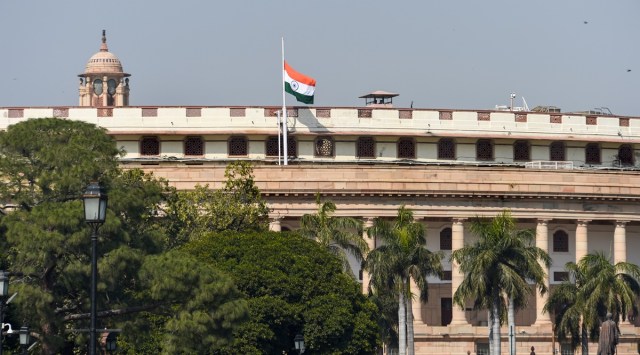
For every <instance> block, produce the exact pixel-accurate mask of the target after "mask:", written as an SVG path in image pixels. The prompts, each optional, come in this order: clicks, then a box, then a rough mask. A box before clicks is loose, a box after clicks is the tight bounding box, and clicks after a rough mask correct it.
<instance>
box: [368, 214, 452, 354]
mask: <svg viewBox="0 0 640 355" xmlns="http://www.w3.org/2000/svg"><path fill="white" fill-rule="evenodd" d="M367 233H368V234H369V237H371V238H374V237H378V238H380V239H381V240H382V246H380V247H378V248H376V249H374V250H372V251H371V252H370V253H369V255H368V256H367V259H366V262H365V268H366V269H367V270H368V271H369V272H370V275H371V284H370V287H372V288H373V291H374V292H375V291H376V290H379V293H384V292H391V293H392V294H393V295H395V296H396V297H397V301H398V339H399V340H398V345H399V350H400V354H401V355H404V354H405V353H407V350H408V353H409V354H413V310H412V303H411V299H412V293H411V285H410V280H413V281H414V282H415V284H416V286H417V287H418V290H416V291H418V295H419V299H420V301H422V302H426V301H427V300H428V296H429V284H428V283H427V276H439V277H441V276H442V263H441V261H442V254H441V253H432V252H431V251H429V250H428V249H427V248H426V242H427V241H426V238H425V231H424V226H423V225H422V224H421V223H419V222H416V221H414V219H413V212H412V211H411V210H409V209H407V208H405V207H404V206H402V207H400V208H399V209H398V216H397V217H396V219H395V221H394V222H393V223H390V222H389V221H387V220H384V219H381V218H376V219H375V220H374V223H373V226H372V227H371V228H370V229H369V230H368V231H367ZM407 344H408V349H407Z"/></svg>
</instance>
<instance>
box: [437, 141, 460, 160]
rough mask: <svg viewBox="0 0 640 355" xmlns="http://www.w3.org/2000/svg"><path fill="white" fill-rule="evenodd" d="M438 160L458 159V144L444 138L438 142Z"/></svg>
mask: <svg viewBox="0 0 640 355" xmlns="http://www.w3.org/2000/svg"><path fill="white" fill-rule="evenodd" d="M438 159H449V160H455V159H456V144H455V142H454V141H453V139H451V138H442V139H440V140H439V141H438Z"/></svg>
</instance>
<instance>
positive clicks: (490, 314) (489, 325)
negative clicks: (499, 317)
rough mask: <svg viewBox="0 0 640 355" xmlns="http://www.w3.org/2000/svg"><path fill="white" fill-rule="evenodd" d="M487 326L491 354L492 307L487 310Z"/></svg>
mask: <svg viewBox="0 0 640 355" xmlns="http://www.w3.org/2000/svg"><path fill="white" fill-rule="evenodd" d="M487 328H489V354H491V355H493V309H489V311H488V312H487Z"/></svg>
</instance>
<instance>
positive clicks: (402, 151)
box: [398, 137, 416, 159]
mask: <svg viewBox="0 0 640 355" xmlns="http://www.w3.org/2000/svg"><path fill="white" fill-rule="evenodd" d="M398 158H400V159H415V158H416V142H415V141H414V140H413V138H407V137H405V138H400V139H398Z"/></svg>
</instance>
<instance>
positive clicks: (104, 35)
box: [100, 30, 109, 52]
mask: <svg viewBox="0 0 640 355" xmlns="http://www.w3.org/2000/svg"><path fill="white" fill-rule="evenodd" d="M100 51H101V52H108V51H109V48H107V31H106V30H102V44H101V45H100Z"/></svg>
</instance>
